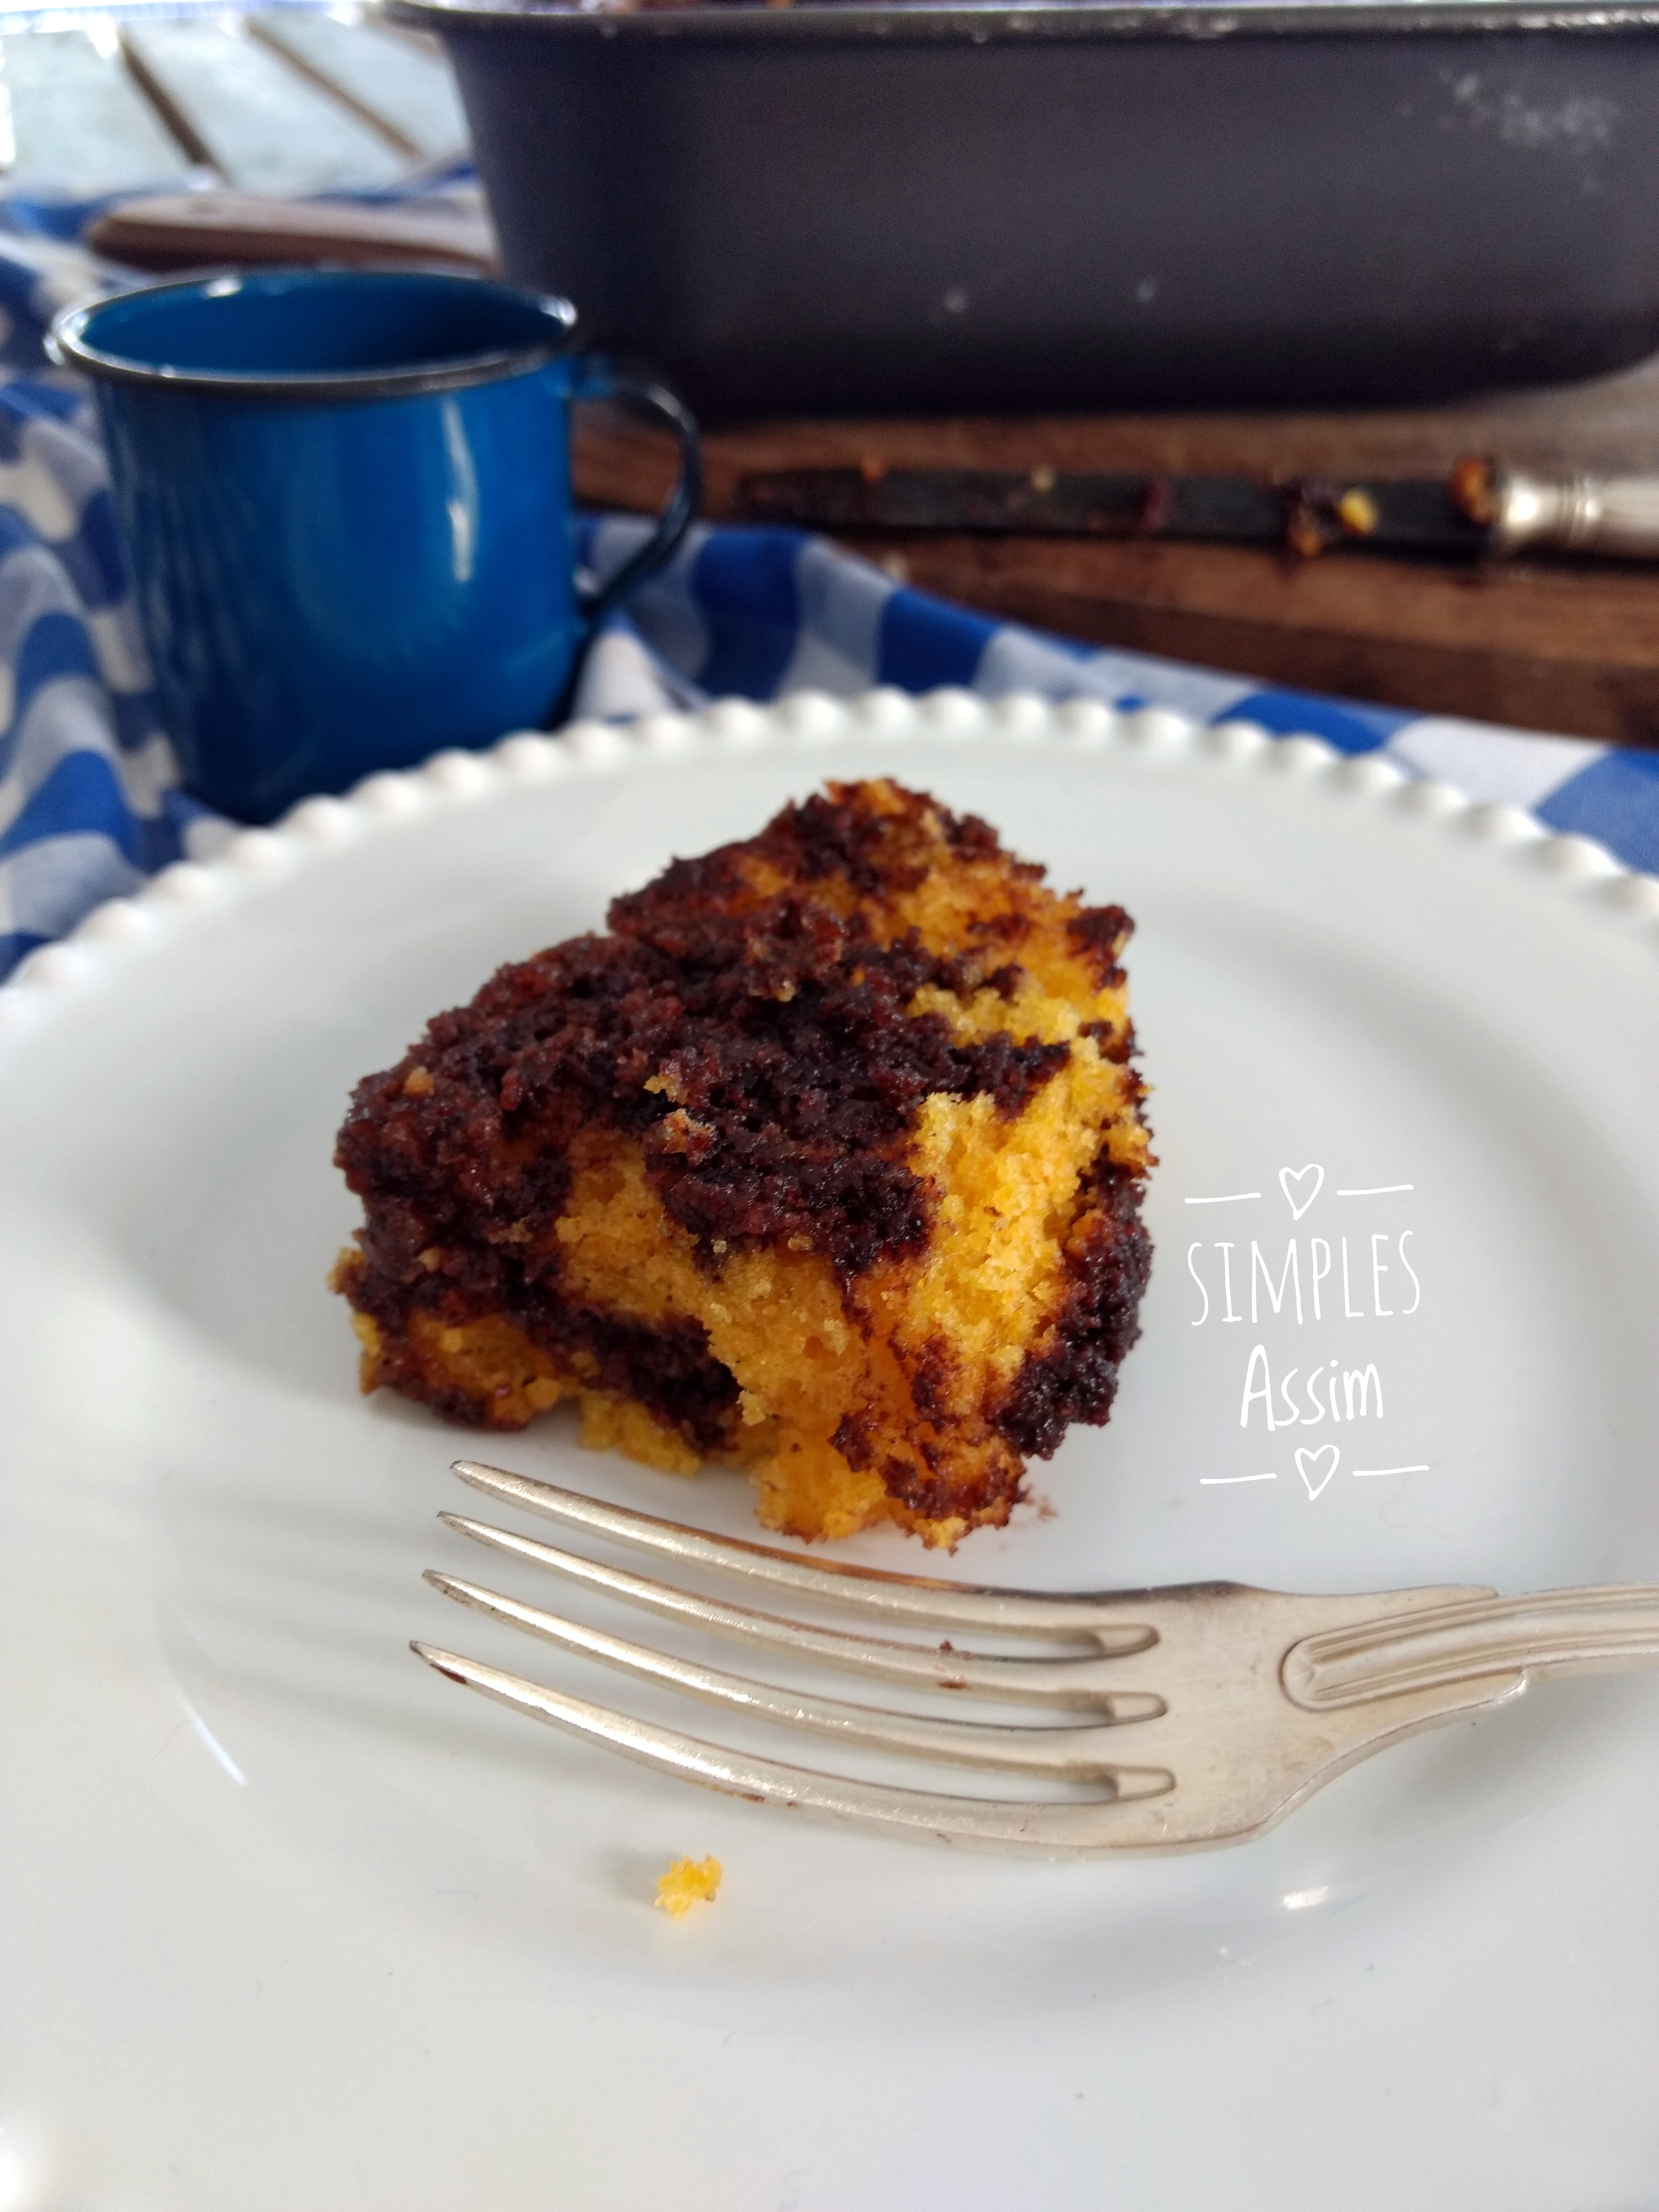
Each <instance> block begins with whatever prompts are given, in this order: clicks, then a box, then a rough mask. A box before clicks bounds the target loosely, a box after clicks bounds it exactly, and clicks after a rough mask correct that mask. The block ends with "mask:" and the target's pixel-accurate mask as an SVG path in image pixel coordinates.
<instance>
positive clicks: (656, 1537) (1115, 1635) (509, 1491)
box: [453, 1459, 1220, 1653]
mask: <svg viewBox="0 0 1659 2212" xmlns="http://www.w3.org/2000/svg"><path fill="white" fill-rule="evenodd" d="M453 1472H454V1473H455V1474H458V1475H459V1477H460V1479H461V1480H462V1481H463V1482H465V1483H470V1484H471V1486H472V1487H473V1488H474V1489H475V1490H482V1491H485V1492H488V1493H489V1496H490V1497H492V1498H501V1499H502V1500H504V1501H505V1502H506V1503H507V1504H512V1505H519V1506H522V1507H523V1508H524V1510H526V1512H528V1513H538V1514H540V1515H542V1516H543V1517H544V1519H547V1520H550V1521H557V1522H562V1524H563V1525H564V1526H565V1527H566V1528H583V1529H586V1531H587V1532H588V1533H589V1534H592V1535H595V1536H603V1537H605V1538H606V1539H607V1540H609V1541H611V1542H614V1543H622V1544H631V1545H635V1546H637V1547H640V1548H641V1549H643V1550H646V1551H650V1552H656V1553H660V1554H663V1555H665V1557H667V1558H669V1559H675V1560H678V1562H679V1563H680V1564H682V1565H686V1566H700V1567H712V1568H714V1569H716V1570H717V1571H719V1572H720V1573H722V1574H730V1575H738V1576H742V1577H744V1578H745V1579H746V1580H749V1581H751V1582H761V1583H769V1584H770V1585H771V1586H772V1587H773V1588H774V1589H791V1590H797V1591H799V1592H801V1593H803V1594H805V1595H810V1596H811V1597H813V1598H815V1599H817V1600H818V1601H820V1602H827V1603H829V1604H834V1605H848V1606H855V1607H858V1608H859V1609H860V1611H863V1612H868V1613H881V1614H884V1615H885V1617H886V1618H887V1619H888V1620H895V1621H915V1622H919V1623H921V1625H922V1626H927V1627H931V1628H976V1629H980V1630H981V1631H983V1632H987V1633H994V1634H996V1635H999V1636H1041V1637H1045V1638H1060V1639H1062V1640H1063V1639H1066V1638H1083V1639H1085V1640H1086V1641H1088V1642H1089V1643H1091V1644H1097V1645H1098V1646H1099V1647H1100V1648H1103V1649H1104V1650H1108V1651H1113V1652H1121V1653H1127V1652H1130V1651H1140V1650H1145V1649H1146V1646H1147V1645H1148V1644H1152V1643H1153V1642H1155V1641H1156V1632H1155V1631H1154V1630H1153V1629H1152V1627H1150V1626H1147V1625H1146V1624H1145V1623H1144V1622H1141V1621H1138V1620H1136V1619H1135V1615H1134V1607H1135V1606H1136V1604H1137V1602H1138V1601H1140V1600H1142V1599H1146V1598H1155V1597H1156V1596H1157V1595H1158V1592H1156V1591H1128V1592H1113V1593H1111V1594H1110V1595H1087V1594H1085V1593H1073V1592H1061V1591H1057V1592H1055V1593H1054V1595H1052V1596H1049V1595H1044V1596H1034V1595H1032V1594H1031V1593H1030V1591H1029V1590H1005V1589H991V1588H988V1587H982V1586H978V1585H973V1584H968V1583H947V1582H939V1581H935V1580H933V1579H932V1578H931V1577H927V1576H925V1575H896V1574H889V1573H887V1572H885V1571H883V1570H882V1569H880V1568H878V1567H861V1566H855V1565H852V1564H851V1563H850V1562H848V1561H847V1560H845V1559H801V1558H799V1556H798V1555H797V1554H796V1553H793V1552H781V1551H776V1550H774V1549H773V1548H772V1547H769V1546H768V1545H765V1544H750V1543H746V1542H744V1541H743V1540H742V1539H740V1538H738V1537H718V1536H707V1535H705V1534H703V1533H702V1530H701V1529H698V1528H685V1527H684V1526H683V1525H682V1523H680V1522H678V1521H659V1520H658V1519H656V1518H655V1517H654V1516H653V1515H651V1514H648V1513H635V1512H633V1511H631V1510H629V1508H628V1507H627V1506H624V1505H605V1504H601V1503H600V1502H599V1499H598V1498H584V1497H583V1496H582V1495H581V1493H580V1492H578V1491H574V1490H561V1489H560V1488H559V1487H558V1486H557V1485H556V1484H554V1483H550V1482H538V1481H535V1480H532V1478H531V1477H530V1476H529V1475H525V1474H508V1473H507V1470H506V1469H505V1468H499V1467H486V1466H485V1465H483V1462H480V1461H478V1460H471V1459H458V1460H456V1461H454V1462H453ZM1217 1587H1220V1585H1218V1586H1217Z"/></svg>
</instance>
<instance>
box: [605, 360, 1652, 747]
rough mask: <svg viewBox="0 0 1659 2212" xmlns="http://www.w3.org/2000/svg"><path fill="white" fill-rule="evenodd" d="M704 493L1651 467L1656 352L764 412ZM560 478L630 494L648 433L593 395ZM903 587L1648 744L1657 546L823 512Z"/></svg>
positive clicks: (1074, 629) (723, 496) (1435, 707)
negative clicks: (823, 486)
mask: <svg viewBox="0 0 1659 2212" xmlns="http://www.w3.org/2000/svg"><path fill="white" fill-rule="evenodd" d="M707 451H708V496H707V499H706V501H705V505H704V511H705V513H708V515H710V516H713V517H719V518H726V519H741V517H742V515H743V512H744V509H743V501H742V498H741V494H740V486H741V481H742V478H743V477H744V475H745V474H747V473H749V472H750V471H761V470H769V469H782V468H799V467H812V466H845V465H862V464H866V463H868V464H872V465H887V466H893V465H912V466H930V467H952V466H959V467H972V468H1018V469H1030V468H1036V467H1038V466H1042V465H1047V466H1048V467H1051V468H1054V469H1078V470H1124V471H1141V470H1144V471H1147V472H1148V473H1156V472H1158V471H1214V472H1218V473H1232V472H1243V473H1260V474H1261V475H1264V476H1276V477H1297V476H1310V477H1355V476H1365V475H1391V474H1392V475H1400V476H1416V475H1439V474H1442V473H1443V472H1444V471H1448V470H1449V469H1450V467H1451V466H1452V465H1453V464H1454V463H1455V462H1456V461H1457V460H1459V459H1462V458H1463V457H1464V456H1466V455H1468V454H1470V453H1486V454H1494V455H1496V456H1498V458H1500V459H1503V460H1504V461H1507V462H1509V463H1510V465H1514V466H1516V467H1536V468H1539V469H1548V470H1559V471H1567V472H1571V471H1574V470H1579V469H1585V470H1598V469H1600V470H1606V471H1659V362H1652V363H1649V364H1647V365H1645V366H1644V367H1643V368H1639V369H1637V370H1633V371H1631V372H1628V373H1626V374H1623V375H1620V376H1616V377H1608V378H1604V379H1601V380H1598V381H1596V382H1595V383H1592V384H1585V385H1580V386H1574V387H1572V388H1571V389H1567V390H1560V391H1553V392H1529V393H1520V394H1516V395H1512V396H1510V397H1507V398H1502V399H1498V400H1491V401H1486V402H1470V403H1468V404H1462V405H1459V406H1455V407H1447V408H1442V409H1437V410H1400V411H1398V412H1383V413H1363V414H1362V413H1354V414H1240V415H1141V416H1043V417H1036V418H1033V417H1026V418H1015V419H1010V420H1006V421H993V420H985V419H978V420H971V421H969V420H962V419H952V420H945V421H939V422H922V421H915V422H773V423H759V424H753V425H746V426H736V427H726V428H717V429H715V430H714V431H711V433H710V434H709V435H708V441H707ZM576 461H577V480H578V484H579V488H580V492H581V495H582V496H583V497H584V498H585V499H586V500H587V501H591V502H592V503H594V504H597V505H605V506H615V507H629V508H647V507H652V506H653V505H655V504H656V503H657V502H658V501H659V500H660V498H661V497H662V495H663V492H664V489H665V486H666V483H667V481H668V477H669V471H670V468H671V457H670V453H669V450H668V448H667V447H666V445H665V442H664V441H660V440H659V439H658V438H657V437H656V436H655V435H653V433H650V432H648V431H646V430H642V429H640V428H635V426H633V425H632V424H629V423H627V422H623V420H622V419H621V418H619V417H617V416H614V415H607V416H603V417H600V416H599V413H598V410H593V419H591V420H589V421H586V422H585V423H584V424H583V426H582V427H581V428H580V431H579V433H578V437H577V446H576ZM838 535H839V536H841V538H842V540H843V542H845V543H848V544H851V545H853V546H854V547H856V548H857V550H860V551H862V552H865V553H866V554H868V555H869V556H872V558H874V559H876V560H878V561H879V562H882V563H883V564H884V566H886V567H887V568H889V569H890V571H891V572H892V573H893V574H896V575H899V576H901V577H902V579H903V580H906V581H908V582H910V583H913V584H915V585H916V586H918V587H920V588H921V589H923V590H926V591H930V592H939V593H940V594H941V595H943V596H945V597H946V598H950V599H958V600H961V601H962V602H963V603H964V604H965V605H969V606H974V607H978V608H981V609H982V610H984V611H986V612H987V613H992V614H995V615H999V616H1002V617H1006V618H1008V619H1011V620H1014V621H1018V622H1023V623H1030V624H1032V625H1033V626H1035V627H1036V628H1038V629H1050V630H1056V631H1060V632H1061V633H1062V634H1064V635H1068V636H1072V637H1077V638H1083V639H1085V640H1088V641H1091V642H1094V643H1097V644H1101V645H1109V646H1121V647H1133V648H1134V649H1136V650H1139V651H1141V652H1146V653H1161V654H1165V655H1168V656H1170V658H1173V659H1181V660H1195V661H1200V662H1204V663H1206V664H1208V665H1212V666H1215V667H1218V668H1224V669H1228V670H1235V671H1239V672H1240V673H1243V674H1245V675H1249V676H1255V677H1259V678H1261V679H1263V680H1264V681H1266V682H1269V683H1273V684H1288V685H1291V686H1297V687H1301V688H1304V689H1307V690H1321V691H1332V692H1335V693H1338V694H1340V695H1342V696H1346V697H1350V698H1354V699H1363V700H1373V701H1379V702H1384V703H1386V704H1389V705H1393V706H1398V707H1404V708H1411V709H1413V710H1415V711H1417V712H1419V713H1424V714H1459V715H1468V716H1472V717H1474V718H1477V719H1480V720H1490V721H1498V722H1505V723H1515V724H1519V725H1521V726H1525V727H1530V728H1535V729H1547V730H1553V731H1558V732H1568V733H1571V734H1574V735H1580V736H1584V737H1594V738H1620V739H1623V740H1624V741H1626V743H1630V744H1643V745H1655V744H1659V565H1656V566H1655V567H1653V568H1644V567H1638V566H1636V565H1633V564H1632V565H1628V566H1624V565H1620V566H1615V565H1612V564H1608V563H1599V564H1596V565H1594V566H1591V565H1588V564H1583V565H1571V564H1569V563H1567V562H1542V561H1539V562H1527V563H1525V564H1521V563H1516V564H1514V565H1512V566H1509V567H1500V566H1498V565H1495V564H1494V565H1487V566H1484V567H1475V568H1471V567H1464V566H1458V565H1450V564H1440V563H1436V562H1414V561H1413V562H1407V561H1403V560H1390V559H1383V558H1378V557H1376V556H1358V555H1355V556H1337V557H1326V558H1323V559H1320V560H1316V561H1304V562H1293V561H1287V560H1286V559H1285V557H1284V556H1281V555H1279V554H1278V553H1277V552H1274V551H1270V550H1252V549H1246V548H1241V547H1236V546H1220V545H1217V546H1199V545H1188V544H1170V543H1157V542H1147V541H1144V540H1142V541H1129V542H1125V541H1111V540H1099V539H1087V538H1013V537H989V536H976V535H972V534H969V533H967V532H893V531H887V532H842V533H838Z"/></svg>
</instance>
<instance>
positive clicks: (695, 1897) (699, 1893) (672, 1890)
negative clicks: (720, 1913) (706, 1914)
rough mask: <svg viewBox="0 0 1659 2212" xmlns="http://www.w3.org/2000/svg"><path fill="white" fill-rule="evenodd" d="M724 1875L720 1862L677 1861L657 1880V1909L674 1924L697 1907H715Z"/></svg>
mask: <svg viewBox="0 0 1659 2212" xmlns="http://www.w3.org/2000/svg"><path fill="white" fill-rule="evenodd" d="M723 1871H724V1869H722V1867H721V1865H720V1861H719V1860H718V1859H676V1860H675V1862H674V1863H673V1865H672V1866H671V1867H670V1868H669V1869H668V1871H667V1873H666V1874H665V1875H659V1876H658V1877H657V1896H656V1906H657V1910H658V1911H659V1912H665V1913H666V1914H667V1915H668V1917H669V1918H670V1919H671V1920H684V1917H685V1916H686V1914H687V1913H688V1912H690V1910H691V1908H692V1906H693V1905H712V1904H713V1903H714V1899H715V1898H716V1897H717V1896H718V1895H719V1893H720V1875H721V1873H722V1872H723Z"/></svg>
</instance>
